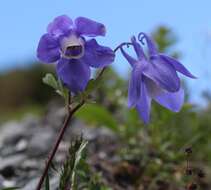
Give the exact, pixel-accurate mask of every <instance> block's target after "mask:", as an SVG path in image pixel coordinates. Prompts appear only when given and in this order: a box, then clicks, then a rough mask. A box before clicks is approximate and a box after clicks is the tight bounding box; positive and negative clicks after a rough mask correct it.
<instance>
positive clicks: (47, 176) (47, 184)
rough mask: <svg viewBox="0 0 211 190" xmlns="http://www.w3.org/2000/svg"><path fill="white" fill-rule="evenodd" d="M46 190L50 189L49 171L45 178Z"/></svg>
mask: <svg viewBox="0 0 211 190" xmlns="http://www.w3.org/2000/svg"><path fill="white" fill-rule="evenodd" d="M45 190H50V181H49V174H48V173H47V175H46V178H45Z"/></svg>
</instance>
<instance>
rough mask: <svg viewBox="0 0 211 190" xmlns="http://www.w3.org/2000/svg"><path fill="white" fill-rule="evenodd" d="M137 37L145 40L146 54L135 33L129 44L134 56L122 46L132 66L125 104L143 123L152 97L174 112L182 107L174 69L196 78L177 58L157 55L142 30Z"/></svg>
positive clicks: (150, 41)
mask: <svg viewBox="0 0 211 190" xmlns="http://www.w3.org/2000/svg"><path fill="white" fill-rule="evenodd" d="M138 39H139V41H140V42H141V43H144V42H143V40H144V39H145V41H146V44H147V47H148V53H149V55H148V56H146V55H145V53H144V51H143V49H142V47H141V45H140V43H138V42H137V41H136V38H135V37H134V36H133V37H132V38H131V43H132V46H133V48H134V50H135V52H136V55H137V58H133V57H131V56H130V55H129V54H128V53H126V52H125V50H124V49H123V48H122V47H121V52H122V54H123V56H124V57H125V58H126V59H127V61H128V62H129V63H130V65H131V66H132V73H131V78H130V81H129V89H128V106H129V107H135V108H136V109H137V111H138V113H139V115H140V117H141V118H142V119H143V121H144V123H148V122H149V119H150V108H151V101H152V99H154V100H155V101H156V102H157V103H159V104H161V105H162V106H164V107H166V108H167V109H169V110H171V111H173V112H178V111H179V110H180V109H181V107H182V105H183V102H184V90H183V89H182V87H181V85H180V78H179V77H178V74H177V72H180V73H182V74H183V75H185V76H187V77H190V78H195V77H194V76H193V75H192V74H191V73H190V72H189V71H188V70H187V69H186V68H185V67H184V66H183V65H182V64H181V63H180V62H178V61H177V60H176V59H174V58H172V57H169V56H166V55H164V54H160V53H159V52H158V50H157V48H156V44H155V42H154V41H153V40H152V39H151V38H150V37H149V36H147V35H146V34H145V33H140V34H139V36H138Z"/></svg>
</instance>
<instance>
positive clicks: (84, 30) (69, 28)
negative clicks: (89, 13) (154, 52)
mask: <svg viewBox="0 0 211 190" xmlns="http://www.w3.org/2000/svg"><path fill="white" fill-rule="evenodd" d="M105 33H106V29H105V26H104V25H103V24H101V23H98V22H95V21H93V20H90V19H88V18H84V17H78V18H76V19H75V21H74V22H73V21H72V20H71V19H70V18H69V17H68V16H66V15H62V16H59V17H56V18H55V19H54V21H53V22H52V23H50V24H49V25H48V28H47V33H46V34H44V35H43V36H42V37H41V39H40V42H39V45H38V48H37V57H38V58H39V59H40V60H41V61H43V62H45V63H53V62H58V63H57V68H56V70H57V74H58V76H59V78H60V79H61V80H62V81H63V83H64V84H65V85H66V86H67V87H68V88H69V89H70V90H71V91H72V92H74V93H77V92H80V91H83V90H84V89H85V87H86V85H87V83H88V81H89V79H90V67H94V68H102V67H105V66H107V65H109V64H110V63H112V62H113V61H114V57H115V54H114V52H113V51H112V50H111V49H110V48H108V47H105V46H101V45H99V44H98V43H97V41H96V40H95V39H89V40H87V39H85V36H86V37H96V36H105Z"/></svg>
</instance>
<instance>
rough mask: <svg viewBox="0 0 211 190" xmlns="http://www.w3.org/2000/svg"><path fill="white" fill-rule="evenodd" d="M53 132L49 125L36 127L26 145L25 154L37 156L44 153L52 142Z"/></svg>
mask: <svg viewBox="0 0 211 190" xmlns="http://www.w3.org/2000/svg"><path fill="white" fill-rule="evenodd" d="M54 137H55V133H54V131H53V130H52V129H51V128H50V127H43V128H41V127H40V128H37V130H36V131H35V132H34V136H33V137H32V138H31V139H30V141H29V143H28V147H27V155H28V156H30V157H39V156H42V155H46V154H47V153H48V152H49V150H50V149H51V147H52V145H53V143H54Z"/></svg>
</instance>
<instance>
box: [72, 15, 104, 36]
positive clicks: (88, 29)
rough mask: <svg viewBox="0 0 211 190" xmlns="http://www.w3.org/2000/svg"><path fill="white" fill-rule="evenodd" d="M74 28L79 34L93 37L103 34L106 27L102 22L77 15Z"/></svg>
mask: <svg viewBox="0 0 211 190" xmlns="http://www.w3.org/2000/svg"><path fill="white" fill-rule="evenodd" d="M75 25H76V30H77V32H78V33H79V34H82V35H86V36H90V37H95V36H105V33H106V28H105V26H104V25H103V24H101V23H98V22H95V21H93V20H91V19H88V18H85V17H78V18H76V20H75Z"/></svg>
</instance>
